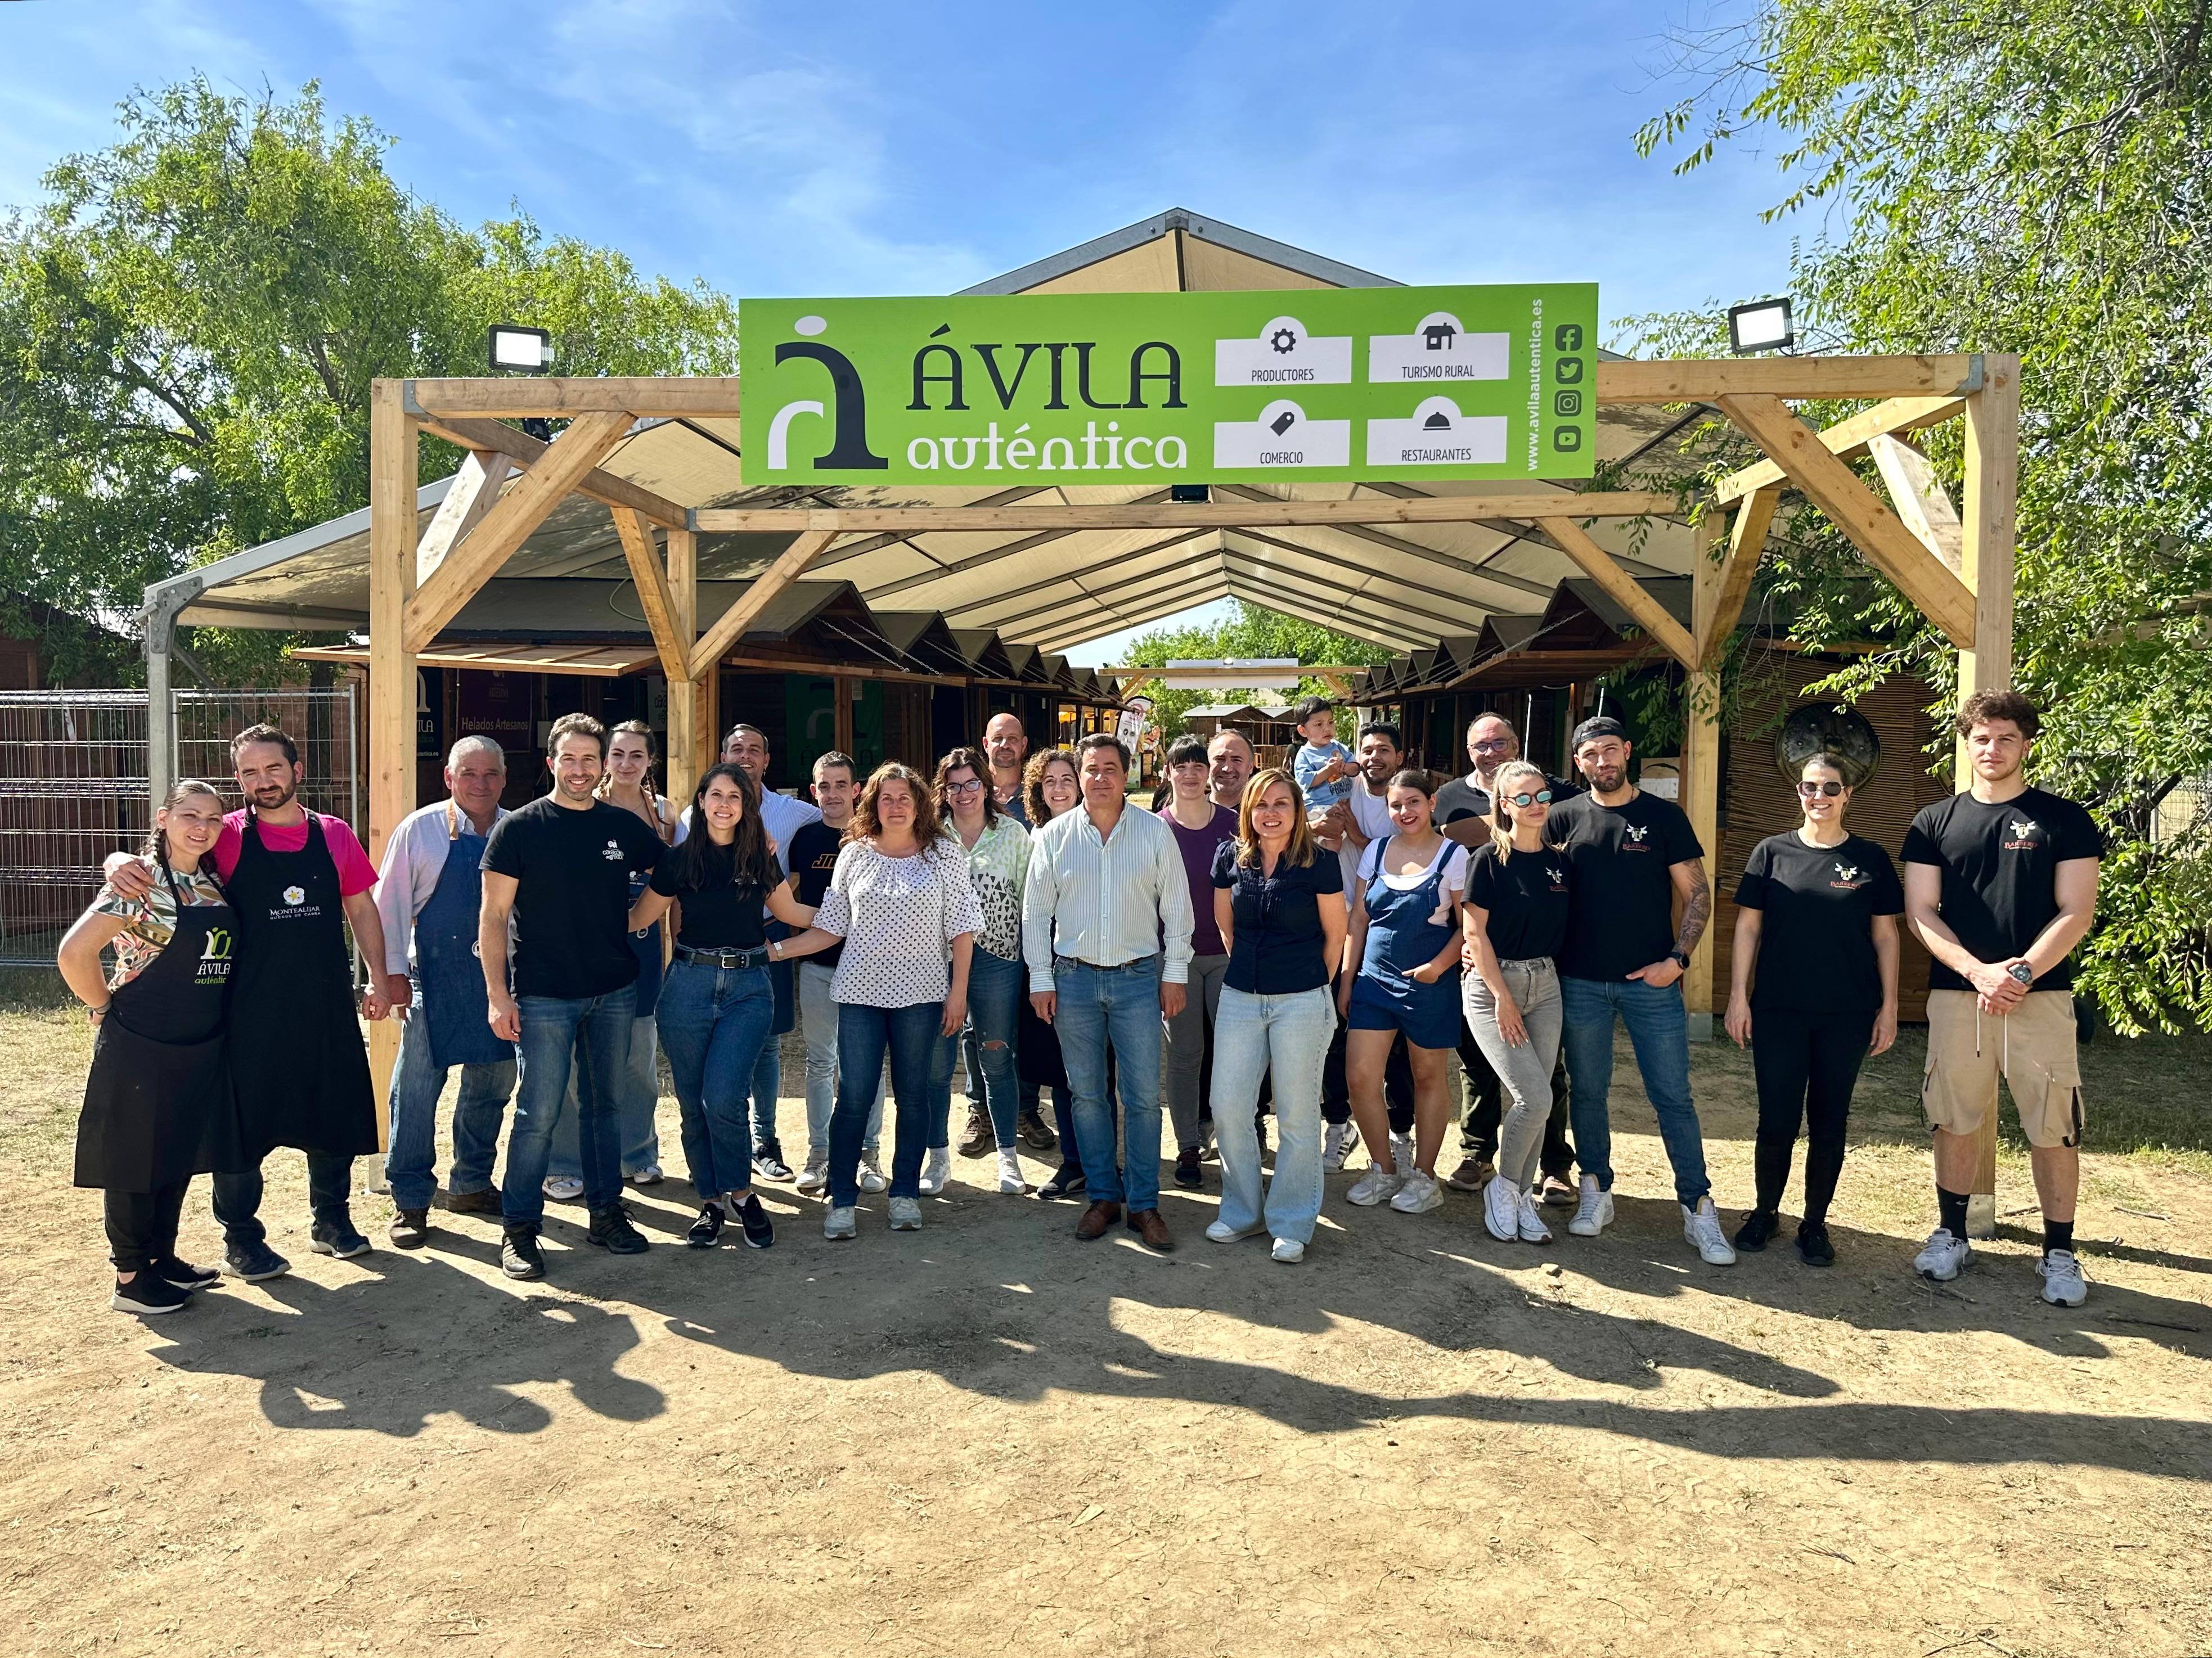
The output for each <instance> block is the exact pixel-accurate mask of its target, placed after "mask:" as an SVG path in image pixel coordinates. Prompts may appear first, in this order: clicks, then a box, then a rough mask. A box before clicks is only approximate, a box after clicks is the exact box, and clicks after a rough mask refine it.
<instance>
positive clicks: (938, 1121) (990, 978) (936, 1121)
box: [929, 949, 1022, 1151]
mask: <svg viewBox="0 0 2212 1658" xmlns="http://www.w3.org/2000/svg"><path fill="white" fill-rule="evenodd" d="M1021 995H1022V964H1021V963H1019V962H1010V961H1008V960H1006V958H1005V957H1002V956H994V955H993V954H991V952H990V951H989V950H982V949H978V950H976V951H975V954H974V955H973V956H972V957H969V965H968V1023H966V1024H965V1025H963V1026H962V1027H961V1028H960V1029H959V1030H958V1031H957V1033H955V1034H954V1035H951V1036H948V1037H946V1038H945V1057H944V1058H943V1060H941V1061H940V1062H939V1065H938V1067H937V1076H936V1078H934V1079H933V1092H932V1094H931V1096H930V1105H929V1135H930V1138H929V1149H930V1150H931V1151H937V1150H938V1149H939V1148H940V1147H942V1146H945V1145H950V1144H951V1135H950V1132H949V1131H950V1130H951V1122H952V1072H953V1069H954V1063H953V1062H954V1060H955V1058H956V1057H958V1058H963V1059H966V1060H973V1061H975V1062H976V1063H977V1064H980V1065H981V1067H982V1079H983V1089H982V1094H981V1098H980V1099H978V1098H977V1096H975V1095H973V1094H970V1095H969V1098H970V1099H972V1100H976V1102H977V1103H978V1104H982V1105H986V1106H987V1108H989V1110H990V1113H991V1134H992V1138H993V1139H995V1140H997V1141H998V1143H999V1149H1000V1151H1006V1149H1007V1148H1008V1147H1010V1146H1012V1145H1013V1143H1014V1121H1015V1117H1016V1114H1018V1112H1019V1111H1020V1109H1021V1102H1020V1101H1021V1095H1020V1084H1019V1083H1018V1081H1017V1080H1016V1079H1015V1077H1014V1022H1015V1020H1016V1018H1017V1017H1018V1016H1019V1014H1020V1011H1021ZM970 1074H971V1075H972V1074H973V1072H971V1073H970ZM970 1086H971V1087H972V1086H973V1084H972V1083H971V1084H970Z"/></svg>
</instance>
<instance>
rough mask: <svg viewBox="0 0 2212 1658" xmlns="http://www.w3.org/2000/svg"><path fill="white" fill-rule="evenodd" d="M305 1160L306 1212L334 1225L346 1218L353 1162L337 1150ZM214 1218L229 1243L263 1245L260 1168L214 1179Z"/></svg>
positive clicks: (312, 1153) (316, 1153)
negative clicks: (218, 1222)
mask: <svg viewBox="0 0 2212 1658" xmlns="http://www.w3.org/2000/svg"><path fill="white" fill-rule="evenodd" d="M213 1184H214V1186H215V1218H216V1220H218V1221H220V1222H221V1223H222V1236H223V1240H224V1242H228V1243H262V1242H266V1241H267V1239H268V1236H269V1229H268V1228H267V1227H266V1226H264V1225H263V1224H261V1167H260V1165H259V1164H258V1163H256V1164H255V1165H254V1166H253V1167H252V1168H251V1169H240V1170H239V1171H238V1172H237V1173H235V1174H229V1175H216V1177H215V1180H214V1182H213ZM352 1187H353V1159H352V1158H351V1157H348V1156H347V1155H345V1154H344V1153H343V1152H340V1151H310V1152H308V1153H307V1209H308V1212H309V1213H311V1214H312V1215H313V1217H314V1218H316V1219H317V1220H319V1221H328V1222H330V1223H331V1224H334V1225H335V1224H338V1223H339V1222H342V1221H343V1220H344V1219H345V1218H346V1211H347V1204H348V1200H349V1199H350V1198H351V1196H352V1194H353V1193H352Z"/></svg>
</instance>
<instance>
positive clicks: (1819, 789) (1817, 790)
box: [1797, 783, 1844, 800]
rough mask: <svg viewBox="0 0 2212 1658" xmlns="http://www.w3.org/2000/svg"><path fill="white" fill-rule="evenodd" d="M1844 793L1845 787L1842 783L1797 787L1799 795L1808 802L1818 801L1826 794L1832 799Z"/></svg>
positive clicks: (1800, 785)
mask: <svg viewBox="0 0 2212 1658" xmlns="http://www.w3.org/2000/svg"><path fill="white" fill-rule="evenodd" d="M1843 792H1844V786H1843V785H1842V784H1841V783H1800V784H1799V785H1798V786H1797V793H1800V794H1802V795H1803V796H1804V797H1805V798H1806V799H1808V800H1812V799H1818V798H1819V797H1820V796H1821V795H1824V794H1825V795H1826V796H1828V797H1829V798H1830V799H1833V798H1834V797H1835V796H1837V795H1838V794H1841V793H1843Z"/></svg>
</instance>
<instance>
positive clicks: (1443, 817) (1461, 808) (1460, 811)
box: [1430, 774, 1576, 829]
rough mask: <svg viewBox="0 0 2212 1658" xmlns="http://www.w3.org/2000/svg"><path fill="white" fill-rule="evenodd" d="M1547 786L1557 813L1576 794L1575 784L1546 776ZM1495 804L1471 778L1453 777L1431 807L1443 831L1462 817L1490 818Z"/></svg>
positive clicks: (1439, 790) (1488, 793)
mask: <svg viewBox="0 0 2212 1658" xmlns="http://www.w3.org/2000/svg"><path fill="white" fill-rule="evenodd" d="M1544 786H1545V787H1546V788H1547V789H1549V790H1551V792H1552V806H1553V810H1554V811H1557V810H1558V809H1559V803H1560V802H1561V801H1563V800H1565V799H1566V798H1567V797H1568V796H1569V795H1571V794H1572V793H1575V792H1576V791H1575V786H1574V785H1573V784H1571V783H1568V782H1565V781H1562V780H1560V779H1559V778H1557V777H1547V778H1546V779H1545V780H1544ZM1516 793H1518V791H1516ZM1496 805H1497V803H1496V802H1495V801H1493V800H1492V799H1491V798H1490V791H1489V790H1487V789H1486V788H1484V787H1483V786H1481V785H1480V784H1479V783H1477V782H1476V781H1475V780H1474V779H1473V778H1472V777H1469V776H1467V775H1464V774H1462V775H1461V776H1458V777H1455V778H1453V779H1452V780H1451V781H1449V783H1446V784H1445V785H1444V786H1443V787H1441V788H1439V789H1438V790H1437V798H1436V804H1435V805H1433V806H1432V807H1431V808H1430V811H1431V816H1432V817H1435V819H1436V823H1437V828H1438V829H1442V828H1443V826H1444V825H1445V824H1446V823H1458V822H1459V821H1460V820H1461V819H1462V818H1466V817H1480V818H1485V819H1487V818H1488V817H1489V816H1490V814H1491V812H1492V810H1494V808H1495V806H1496Z"/></svg>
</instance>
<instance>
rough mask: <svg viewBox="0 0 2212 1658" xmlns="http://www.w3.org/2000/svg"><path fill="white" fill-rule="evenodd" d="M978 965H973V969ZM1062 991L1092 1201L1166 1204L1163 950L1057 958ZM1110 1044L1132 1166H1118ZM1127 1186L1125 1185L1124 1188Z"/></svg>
mask: <svg viewBox="0 0 2212 1658" xmlns="http://www.w3.org/2000/svg"><path fill="white" fill-rule="evenodd" d="M970 970H971V971H972V970H973V969H970ZM1052 976H1053V989H1054V993H1056V995H1057V997H1058V1005H1057V1010H1056V1011H1055V1012H1054V1015H1053V1021H1052V1023H1053V1029H1055V1030H1057V1031H1058V1032H1059V1033H1060V1062H1061V1063H1062V1064H1063V1065H1065V1066H1066V1067H1067V1086H1068V1091H1069V1092H1070V1093H1072V1094H1073V1095H1074V1096H1075V1143H1076V1145H1077V1146H1078V1148H1079V1149H1080V1150H1081V1151H1082V1153H1083V1177H1084V1182H1085V1190H1086V1191H1087V1192H1088V1193H1090V1197H1091V1202H1093V1203H1121V1202H1123V1201H1125V1200H1126V1202H1127V1205H1128V1206H1129V1207H1130V1208H1131V1209H1133V1210H1137V1211H1143V1210H1146V1209H1157V1208H1158V1207H1159V1206H1160V958H1159V957H1157V956H1146V957H1143V958H1142V959H1141V960H1139V961H1134V962H1130V963H1126V964H1124V965H1123V966H1121V967H1110V968H1098V967H1090V966H1087V965H1085V963H1081V962H1075V961H1070V960H1069V959H1067V958H1066V957H1055V958H1054V962H1053V968H1052ZM1109 1048H1111V1049H1112V1050H1113V1054H1114V1058H1115V1061H1116V1064H1115V1074H1116V1077H1117V1078H1118V1080H1119V1083H1120V1091H1121V1147H1120V1148H1119V1149H1120V1150H1121V1152H1122V1156H1123V1160H1124V1162H1125V1164H1126V1167H1125V1168H1124V1169H1120V1170H1117V1169H1115V1166H1114V1165H1115V1155H1114V1154H1115V1150H1116V1149H1117V1148H1116V1147H1115V1144H1114V1107H1113V1103H1112V1102H1110V1101H1109V1099H1108V1098H1107V1097H1106V1054H1107V1050H1108V1049H1109ZM1125 1186H1126V1192H1125Z"/></svg>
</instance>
